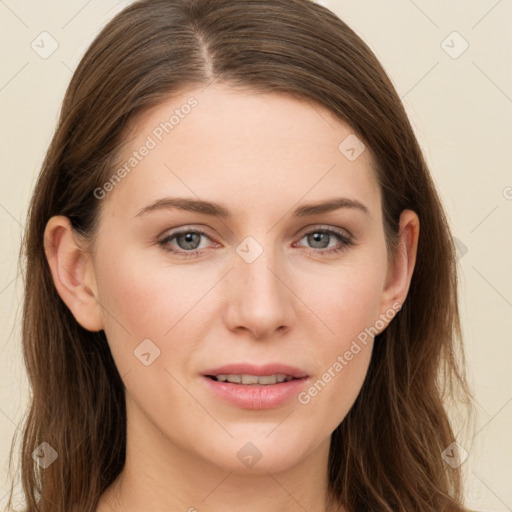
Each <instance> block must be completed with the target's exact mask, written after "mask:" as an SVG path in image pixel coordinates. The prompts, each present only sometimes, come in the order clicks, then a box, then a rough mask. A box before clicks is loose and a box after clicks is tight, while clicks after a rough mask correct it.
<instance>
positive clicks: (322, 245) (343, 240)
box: [301, 228, 354, 255]
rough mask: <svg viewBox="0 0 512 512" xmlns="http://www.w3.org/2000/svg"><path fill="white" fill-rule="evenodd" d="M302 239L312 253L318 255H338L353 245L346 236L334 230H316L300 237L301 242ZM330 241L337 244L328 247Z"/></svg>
mask: <svg viewBox="0 0 512 512" xmlns="http://www.w3.org/2000/svg"><path fill="white" fill-rule="evenodd" d="M304 238H305V239H306V241H307V243H308V244H311V246H312V247H310V248H311V249H313V252H314V253H318V254H320V255H328V254H334V253H339V252H341V251H343V250H345V249H346V248H347V247H348V246H350V245H353V243H354V242H353V241H352V239H351V238H350V237H349V236H348V235H346V234H344V233H342V232H341V231H336V230H334V229H318V228H317V229H314V230H312V231H308V232H307V233H305V234H304V235H302V238H301V240H302V239H304ZM331 241H334V242H336V241H337V244H335V245H334V246H332V245H331V246H330V247H329V244H330V242H331ZM317 249H320V250H317ZM322 249H327V250H322Z"/></svg>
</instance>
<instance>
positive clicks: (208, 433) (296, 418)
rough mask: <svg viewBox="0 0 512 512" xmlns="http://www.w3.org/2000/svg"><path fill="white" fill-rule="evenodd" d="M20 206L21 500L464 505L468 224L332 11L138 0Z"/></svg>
mask: <svg viewBox="0 0 512 512" xmlns="http://www.w3.org/2000/svg"><path fill="white" fill-rule="evenodd" d="M27 225H28V229H27V233H26V239H25V242H24V249H25V255H26V262H25V265H26V283H27V284H26V290H25V292H26V297H25V304H24V318H23V348H24V356H25V362H26V366H27V371H28V374H29V377H30V382H31V386H32V390H33V398H32V402H31V405H30V413H29V416H28V418H27V422H26V425H25V429H24V438H23V457H22V468H21V469H22V481H23V486H24V491H25V493H26V497H27V511H30V512H32V511H36V510H37V511H69V510H80V511H96V512H104V511H111V510H114V511H126V512H128V511H140V510H155V511H158V510H189V511H193V510H198V511H203V510H204V511H209V510H220V509H227V510H230V509H233V510H234V509H236V510H243V511H249V510H262V509H264V510H268V511H278V510H279V511H295V510H308V511H311V512H313V511H329V512H331V511H338V510H343V511H347V512H348V511H367V510H372V511H373V510H382V511H390V512H391V511H404V512H405V511H412V510H418V511H422V512H423V511H436V512H439V511H463V510H465V509H464V507H463V505H462V497H461V487H460V474H459V471H460V464H447V463H446V456H444V457H443V454H446V450H447V449H448V450H450V453H451V454H452V455H451V456H452V459H453V457H456V456H457V455H456V453H455V452H454V450H456V445H455V444H453V443H454V442H455V438H454V434H453V432H452V430H451V427H450V424H449V421H448V416H447V413H446V411H445V408H444V406H445V403H446V402H445V399H446V398H449V397H455V396H457V395H456V391H457V390H458V391H459V393H460V396H461V397H463V398H465V399H466V400H469V391H468V389H467V385H466V381H465V378H464V371H463V367H460V366H459V364H458V361H459V359H457V358H456V353H457V351H458V350H459V347H458V342H459V340H460V326H459V316H458V307H457V278H456V268H455V250H454V246H453V243H452V239H451V235H450V230H449V227H448V225H447V221H446V217H445V215H444V212H443V208H442V205H441V203H440V200H439V197H438V195H437V193H436V191H435V188H434V185H433V183H432V180H431V177H430V174H429V171H428V169H427V166H426V164H425V161H424V159H423V156H422V153H421V150H420V148H419V146H418V143H417V141H416V139H415V136H414V134H413V130H412V128H411V126H410V123H409V121H408V119H407V116H406V113H405V111H404V109H403V106H402V104H401V102H400V100H399V98H398V96H397V94H396V92H395V90H394V89H393V86H392V84H391V83H390V81H389V79H388V77H387V76H386V74H385V72H384V71H383V69H382V67H381V66H380V64H379V63H378V61H377V60H376V58H375V56H374V55H373V54H372V52H371V51H370V50H369V49H368V47H367V46H366V45H365V44H364V43H363V42H362V41H361V39H360V38H359V37H358V36H357V35H355V33H354V32H353V31H352V30H351V29H350V28H349V27H347V26H346V25H345V24H344V23H343V22H342V21H341V20H340V19H339V18H337V17H336V16H335V15H334V14H332V13H331V12H330V11H328V10H327V9H325V8H323V7H321V6H319V5H316V4H314V3H312V2H310V1H308V0H257V1H251V2H248V1H247V2H241V1H239V0H190V1H186V0H178V1H170V0H151V1H149V0H142V1H139V2H135V3H134V4H132V5H131V6H129V7H127V8H126V9H125V10H124V11H122V12H121V13H120V14H118V15H117V16H116V17H115V18H114V19H113V20H112V21H111V22H110V23H109V24H108V25H107V26H106V27H105V29H104V30H103V31H102V32H101V33H100V34H99V35H98V37H97V38H96V40H95V41H94V42H93V43H92V45H91V46H90V48H89V49H88V51H87V52H86V54H85V56H84V57H83V59H82V61H81V62H80V64H79V66H78V68H77V70H76V72H75V74H74V76H73V78H72V80H71V83H70V85H69V88H68V91H67V93H66V97H65V99H64V103H63V106H62V112H61V117H60V122H59V125H58V128H57V130H56V133H55V135H54V138H53V140H52V143H51V146H50V148H49V151H48V154H47V156H46V159H45V162H44V164H43V169H42V172H41V175H40V177H39V180H38V182H37V185H36V188H35V192H34V195H33V199H32V203H31V206H30V211H29V219H28V223H27ZM460 354H462V353H460ZM462 362H463V360H462ZM34 461H35V463H34Z"/></svg>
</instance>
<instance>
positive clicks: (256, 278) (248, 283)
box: [225, 249, 297, 339]
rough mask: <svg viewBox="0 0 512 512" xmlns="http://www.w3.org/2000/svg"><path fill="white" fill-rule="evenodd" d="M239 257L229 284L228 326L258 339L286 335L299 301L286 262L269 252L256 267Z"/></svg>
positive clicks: (228, 281)
mask: <svg viewBox="0 0 512 512" xmlns="http://www.w3.org/2000/svg"><path fill="white" fill-rule="evenodd" d="M235 257H236V260H235V268H234V269H233V270H232V271H231V272H229V274H228V276H226V280H227V282H226V283H225V286H227V289H228V290H229V291H228V296H229V302H228V305H227V309H226V310H225V311H226V313H225V321H226V324H227V326H228V327H229V328H230V329H231V330H232V331H248V332H250V333H251V335H252V337H254V338H256V339H267V338H271V337H272V336H276V335H279V334H280V335H282V334H284V333H285V332H286V331H287V330H288V329H289V328H290V326H291V325H292V321H293V315H294V314H295V313H294V306H293V303H294V300H297V299H296V298H295V296H294V294H293V292H292V288H293V286H292V285H291V283H289V280H290V278H289V277H288V278H287V276H289V273H287V272H286V269H285V264H284V263H285V262H283V261H282V260H280V261H279V262H278V261H277V258H276V257H274V256H273V253H272V251H270V250H268V249H265V250H264V251H263V253H262V254H261V255H260V256H259V257H258V258H257V259H256V260H255V261H253V262H252V263H249V262H247V261H245V260H244V259H243V258H241V257H239V256H238V255H236V254H235Z"/></svg>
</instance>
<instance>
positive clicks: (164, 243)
mask: <svg viewBox="0 0 512 512" xmlns="http://www.w3.org/2000/svg"><path fill="white" fill-rule="evenodd" d="M188 233H194V234H198V235H203V236H205V237H206V238H209V239H210V240H211V237H210V236H209V235H208V233H206V232H205V231H202V230H201V229H182V230H179V231H175V232H173V233H171V234H169V235H168V236H166V237H165V238H164V239H163V240H161V241H160V242H158V245H160V246H161V247H162V248H163V249H164V250H165V251H167V252H170V253H174V254H176V255H179V256H180V257H183V258H195V257H198V256H200V254H201V250H194V251H183V250H176V249H171V248H170V247H169V242H170V241H171V240H173V239H174V238H176V237H178V236H180V235H185V234H188ZM314 233H322V234H329V235H334V236H335V237H336V238H337V239H338V241H339V242H341V244H342V245H341V247H335V248H331V249H327V250H326V249H324V250H315V249H314V248H311V247H310V248H309V251H310V252H313V253H315V254H319V255H321V256H328V255H332V254H338V253H341V252H343V251H344V250H346V249H347V248H348V247H350V246H351V245H354V242H353V241H352V239H351V238H350V237H348V236H347V235H345V234H343V233H341V232H339V231H335V230H333V229H325V228H317V229H313V230H310V231H307V232H306V233H304V234H303V235H302V236H301V237H300V239H302V238H304V237H305V236H308V235H311V234H314Z"/></svg>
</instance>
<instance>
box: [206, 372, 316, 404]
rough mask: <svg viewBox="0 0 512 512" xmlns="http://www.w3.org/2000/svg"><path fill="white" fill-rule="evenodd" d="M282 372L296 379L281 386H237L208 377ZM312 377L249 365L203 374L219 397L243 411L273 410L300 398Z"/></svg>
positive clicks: (282, 383)
mask: <svg viewBox="0 0 512 512" xmlns="http://www.w3.org/2000/svg"><path fill="white" fill-rule="evenodd" d="M277 373H281V374H284V375H290V376H292V377H295V379H294V380H290V381H288V382H280V383H277V384H268V385H257V384H249V385H246V384H234V383H232V382H218V381H216V380H214V379H211V378H210V377H208V376H209V375H211V376H216V375H220V374H247V375H261V376H264V375H274V374H277ZM307 380H308V375H307V374H306V373H305V372H303V371H302V370H299V369H298V368H294V367H292V366H288V365H283V364H267V365H263V366H255V365H252V364H248V363H240V364H232V365H225V366H220V367H218V368H215V369H212V370H207V371H205V372H203V381H204V382H205V384H206V386H207V387H208V389H209V390H210V391H211V392H212V393H213V394H214V395H216V396H218V397H219V398H221V399H223V400H225V401H226V402H228V403H230V404H232V405H234V406H236V407H240V408H242V409H273V408H275V407H279V406H280V405H283V404H284V403H286V402H288V401H289V400H291V399H292V398H294V397H296V396H297V395H298V393H299V392H300V391H301V389H303V387H304V384H305V382H306V381H307Z"/></svg>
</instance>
